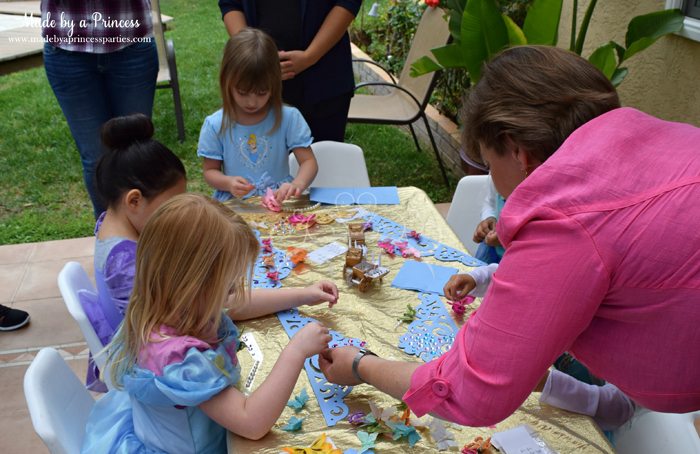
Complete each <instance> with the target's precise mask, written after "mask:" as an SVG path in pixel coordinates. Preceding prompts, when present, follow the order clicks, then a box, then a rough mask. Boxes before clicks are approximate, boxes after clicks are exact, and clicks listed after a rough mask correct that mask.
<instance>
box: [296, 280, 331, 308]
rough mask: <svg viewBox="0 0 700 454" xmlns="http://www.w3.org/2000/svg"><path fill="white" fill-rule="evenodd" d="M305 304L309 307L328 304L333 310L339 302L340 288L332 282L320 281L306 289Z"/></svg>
mask: <svg viewBox="0 0 700 454" xmlns="http://www.w3.org/2000/svg"><path fill="white" fill-rule="evenodd" d="M303 301H304V302H303V303H302V304H306V305H307V306H316V305H317V304H323V303H326V302H327V303H328V307H329V308H332V307H333V305H334V304H335V303H337V302H338V287H337V286H336V285H335V283H333V282H331V281H325V280H324V281H318V282H316V283H315V284H311V285H309V286H308V287H306V288H305V289H304V298H303Z"/></svg>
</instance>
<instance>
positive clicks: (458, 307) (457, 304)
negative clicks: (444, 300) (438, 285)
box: [449, 295, 476, 317]
mask: <svg viewBox="0 0 700 454" xmlns="http://www.w3.org/2000/svg"><path fill="white" fill-rule="evenodd" d="M475 299H476V298H474V297H473V296H471V295H465V296H464V298H461V299H458V300H457V301H450V302H449V304H450V306H452V311H453V312H454V313H455V314H456V315H457V316H459V317H462V316H463V315H464V313H465V312H466V311H467V306H468V305H470V304H471V303H473V302H474V300H475Z"/></svg>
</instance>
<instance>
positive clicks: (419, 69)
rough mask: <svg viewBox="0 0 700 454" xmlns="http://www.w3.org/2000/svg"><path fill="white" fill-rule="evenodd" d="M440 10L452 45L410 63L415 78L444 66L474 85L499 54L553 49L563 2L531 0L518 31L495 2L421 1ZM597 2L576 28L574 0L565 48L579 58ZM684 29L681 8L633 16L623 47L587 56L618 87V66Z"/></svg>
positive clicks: (602, 48) (613, 45) (623, 71)
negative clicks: (543, 47)
mask: <svg viewBox="0 0 700 454" xmlns="http://www.w3.org/2000/svg"><path fill="white" fill-rule="evenodd" d="M428 2H430V3H429V4H433V5H434V4H436V3H437V2H439V6H440V7H441V8H443V9H444V10H445V13H446V19H447V21H448V24H449V27H450V33H451V36H452V41H451V43H450V44H447V45H446V46H443V47H439V48H436V49H432V50H431V52H432V54H433V56H434V58H435V59H432V58H430V57H428V56H424V57H422V58H420V59H418V60H416V61H415V62H413V64H412V65H411V75H412V76H414V77H417V76H420V75H423V74H426V73H429V72H432V71H437V70H440V69H445V68H463V69H466V71H467V72H468V73H469V77H470V79H471V80H472V81H473V82H477V81H478V80H479V78H480V77H481V67H482V65H483V64H484V63H485V62H487V61H488V60H490V59H491V58H492V57H493V56H494V55H496V54H497V53H498V52H500V51H501V50H503V49H505V48H507V47H510V46H517V45H523V44H540V45H550V46H555V45H556V44H557V41H558V36H557V35H558V31H559V21H560V19H561V12H562V3H563V0H534V2H532V5H531V6H530V8H529V9H528V11H527V15H526V16H525V21H524V23H523V27H522V28H521V27H520V26H518V25H517V24H516V23H515V22H514V21H513V19H511V17H509V16H508V15H506V14H502V13H501V11H500V10H499V8H498V5H497V4H496V0H468V1H467V0H426V3H428ZM596 3H597V1H596V0H591V1H590V3H589V4H588V8H587V9H586V11H585V14H584V16H583V19H582V21H581V25H580V27H579V28H578V34H577V33H576V30H577V24H576V20H577V12H578V0H574V1H573V13H572V27H571V38H570V45H569V49H570V50H571V51H572V52H576V53H577V54H579V55H581V53H582V51H583V44H584V41H585V39H586V33H587V32H588V27H589V25H590V21H591V17H592V15H593V10H594V9H595V6H596ZM682 26H683V14H682V13H681V11H680V10H678V9H674V10H664V11H657V12H653V13H649V14H644V15H641V16H637V17H634V18H633V19H632V20H631V21H630V22H629V24H628V26H627V34H626V35H625V45H624V46H622V45H621V44H618V43H616V42H614V41H610V42H608V43H606V44H604V45H602V46H600V47H598V48H597V49H596V50H595V51H594V52H593V53H592V54H591V55H590V56H589V57H588V61H590V62H591V63H592V64H593V65H595V66H596V67H597V68H598V69H600V70H601V71H602V72H603V73H604V74H605V75H606V77H608V79H610V81H611V82H612V83H613V85H615V86H617V85H619V84H620V83H621V82H622V81H623V80H624V78H625V76H626V75H627V73H628V69H627V68H625V67H622V66H621V65H622V64H623V63H624V62H626V61H627V60H628V59H629V58H630V57H632V56H633V55H636V54H637V53H639V52H641V51H642V50H644V49H646V48H647V47H649V46H651V45H652V44H653V43H654V42H656V40H658V39H659V38H660V37H662V36H664V35H666V34H669V33H673V32H677V31H679V30H680V29H681V27H682Z"/></svg>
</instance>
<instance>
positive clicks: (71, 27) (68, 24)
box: [24, 11, 141, 37]
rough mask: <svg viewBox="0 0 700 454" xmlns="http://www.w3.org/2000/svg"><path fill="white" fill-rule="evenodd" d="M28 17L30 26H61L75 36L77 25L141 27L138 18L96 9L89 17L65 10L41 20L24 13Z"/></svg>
mask: <svg viewBox="0 0 700 454" xmlns="http://www.w3.org/2000/svg"><path fill="white" fill-rule="evenodd" d="M24 17H25V18H26V19H27V26H28V27H41V28H43V29H47V28H60V29H61V30H66V36H69V37H71V36H73V34H74V33H75V30H76V27H77V28H82V29H88V28H93V29H110V28H111V29H118V28H139V27H140V26H141V23H140V22H139V20H138V19H121V20H120V19H112V18H111V17H110V16H105V15H103V14H102V13H101V12H99V11H95V12H94V13H92V14H91V15H90V16H89V17H90V18H89V19H88V18H85V19H80V20H77V21H76V20H75V19H71V18H69V17H68V16H67V15H66V13H65V12H61V13H60V14H59V15H58V17H55V16H54V15H52V14H51V12H50V11H49V12H47V13H46V17H44V18H41V20H40V21H39V22H36V20H33V19H36V18H35V17H34V15H33V14H27V13H25V14H24Z"/></svg>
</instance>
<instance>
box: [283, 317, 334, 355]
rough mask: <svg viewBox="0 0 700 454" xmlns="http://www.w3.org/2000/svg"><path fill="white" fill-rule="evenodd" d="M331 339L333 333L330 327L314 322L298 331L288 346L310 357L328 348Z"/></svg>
mask: <svg viewBox="0 0 700 454" xmlns="http://www.w3.org/2000/svg"><path fill="white" fill-rule="evenodd" d="M330 341H331V335H330V332H329V331H328V328H326V327H325V326H323V325H321V324H320V323H315V322H313V323H309V324H308V325H306V326H304V327H303V328H302V329H300V330H299V331H297V333H296V334H295V335H294V337H292V340H291V341H289V345H288V346H287V348H293V349H294V350H296V351H297V352H299V353H301V354H302V355H304V358H308V357H310V356H314V355H315V354H317V353H320V352H321V351H322V350H324V349H326V348H328V343H329V342H330Z"/></svg>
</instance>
